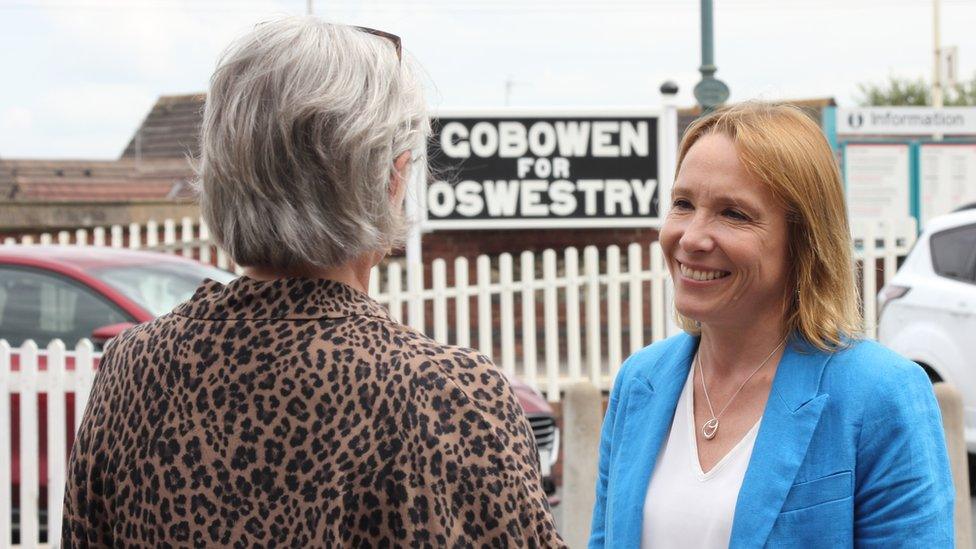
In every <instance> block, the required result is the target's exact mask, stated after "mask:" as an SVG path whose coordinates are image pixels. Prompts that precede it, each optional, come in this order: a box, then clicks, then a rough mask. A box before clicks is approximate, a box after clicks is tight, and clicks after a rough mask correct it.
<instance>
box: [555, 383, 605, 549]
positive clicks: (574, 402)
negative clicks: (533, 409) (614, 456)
mask: <svg viewBox="0 0 976 549" xmlns="http://www.w3.org/2000/svg"><path fill="white" fill-rule="evenodd" d="M602 424H603V393H602V392H601V391H600V390H599V389H597V388H596V387H594V386H593V385H592V384H591V383H589V382H587V381H584V382H581V383H576V384H573V385H571V386H570V387H568V388H567V389H566V397H565V399H564V400H563V429H562V435H563V437H562V438H563V456H564V458H565V461H564V462H563V497H562V513H563V520H562V523H563V532H562V534H563V540H564V541H565V542H566V544H567V545H568V546H569V547H586V544H587V542H588V541H589V539H590V517H591V515H592V513H593V504H594V502H595V500H596V478H597V460H598V459H599V454H600V427H601V426H602Z"/></svg>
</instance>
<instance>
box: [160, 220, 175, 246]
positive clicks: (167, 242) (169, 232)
mask: <svg viewBox="0 0 976 549" xmlns="http://www.w3.org/2000/svg"><path fill="white" fill-rule="evenodd" d="M163 246H165V248H166V249H165V250H164V251H165V252H166V253H168V254H175V253H176V248H175V246H176V221H174V220H172V219H164V220H163Z"/></svg>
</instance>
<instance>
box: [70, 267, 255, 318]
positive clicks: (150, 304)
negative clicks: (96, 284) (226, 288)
mask: <svg viewBox="0 0 976 549" xmlns="http://www.w3.org/2000/svg"><path fill="white" fill-rule="evenodd" d="M88 274H90V275H92V276H94V277H95V278H98V279H99V280H101V281H102V282H105V283H106V284H108V285H109V286H112V287H113V288H115V289H116V290H118V291H120V292H122V293H123V294H125V296H126V297H128V298H129V299H131V300H132V301H135V302H136V303H138V304H139V305H140V306H142V308H144V309H146V310H147V311H149V312H150V313H152V314H153V316H161V315H164V314H166V313H168V312H170V311H172V310H173V308H174V307H176V306H177V305H179V304H180V303H182V302H184V301H186V300H187V299H189V298H190V297H192V296H193V293H194V292H195V291H196V289H197V288H199V287H200V284H202V283H203V281H204V280H205V279H207V278H209V279H212V280H215V281H217V282H220V283H221V284H227V283H228V282H230V281H231V280H234V279H235V278H237V275H235V274H234V273H229V272H227V271H223V270H220V269H217V268H215V267H211V266H209V265H201V264H199V263H191V262H186V263H182V262H181V263H168V262H160V263H154V264H140V265H118V266H112V267H101V268H98V269H91V270H89V271H88Z"/></svg>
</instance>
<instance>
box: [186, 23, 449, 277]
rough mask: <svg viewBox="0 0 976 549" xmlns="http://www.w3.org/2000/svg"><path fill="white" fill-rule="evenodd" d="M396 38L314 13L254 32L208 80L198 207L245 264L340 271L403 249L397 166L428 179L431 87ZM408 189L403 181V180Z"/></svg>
mask: <svg viewBox="0 0 976 549" xmlns="http://www.w3.org/2000/svg"><path fill="white" fill-rule="evenodd" d="M416 74H417V71H416V69H415V68H414V65H413V62H412V60H411V59H410V58H409V57H407V56H406V52H404V58H403V60H402V62H401V61H400V60H398V59H397V55H396V50H395V49H394V45H393V43H392V42H391V41H390V40H389V39H386V38H383V37H380V36H376V35H372V34H368V33H366V32H364V31H361V30H359V29H356V28H354V27H347V26H344V25H337V24H331V23H326V22H324V21H321V20H319V19H316V18H314V17H288V18H283V19H278V20H275V21H270V22H267V23H262V24H259V25H257V26H256V27H255V28H254V29H253V30H252V31H251V32H249V33H247V34H245V35H244V36H242V37H240V38H239V39H238V40H236V41H235V42H234V43H232V44H231V45H230V47H229V48H228V49H227V50H226V51H225V52H224V54H223V56H222V57H221V59H220V61H219V63H218V66H217V69H216V71H215V72H214V74H213V77H212V78H211V80H210V91H209V94H208V96H207V102H206V106H205V108H204V114H203V125H202V128H201V137H200V144H201V146H200V151H201V153H200V159H199V163H198V166H197V176H198V187H199V189H200V208H201V211H202V214H203V218H204V221H205V222H206V223H207V225H208V227H209V228H210V231H211V233H212V235H213V238H214V240H215V242H216V243H217V244H218V245H219V246H221V247H222V248H223V249H224V250H226V251H227V253H228V254H229V255H230V256H231V258H232V259H233V260H234V261H235V262H236V263H238V264H239V265H244V266H261V267H271V268H279V269H280V268H285V269H289V268H296V267H310V266H311V267H333V266H336V265H340V264H342V263H345V262H346V261H348V260H350V259H353V258H355V257H358V256H360V255H362V254H364V253H368V252H377V251H380V252H386V251H388V250H389V249H390V248H391V247H394V246H398V245H400V244H402V242H403V239H404V237H405V234H406V229H407V220H406V219H405V216H404V214H403V213H402V210H401V209H399V208H396V207H393V205H392V204H391V201H390V194H389V193H390V177H391V175H392V174H393V173H394V161H395V159H396V158H397V157H398V156H400V155H401V154H402V153H404V152H406V151H410V152H411V154H412V159H413V166H412V169H414V170H417V169H420V170H424V172H426V166H427V163H426V143H427V138H428V136H429V135H430V123H429V120H428V118H427V111H426V106H425V102H424V98H423V88H422V84H421V82H420V80H419V78H417V76H416ZM404 183H406V181H405V182H404Z"/></svg>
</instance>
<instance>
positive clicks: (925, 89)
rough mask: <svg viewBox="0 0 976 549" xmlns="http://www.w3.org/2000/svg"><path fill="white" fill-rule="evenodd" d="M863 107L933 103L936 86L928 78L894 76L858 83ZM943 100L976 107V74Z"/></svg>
mask: <svg viewBox="0 0 976 549" xmlns="http://www.w3.org/2000/svg"><path fill="white" fill-rule="evenodd" d="M857 88H858V91H860V93H861V96H860V97H859V98H858V103H859V104H860V105H861V106H862V107H877V106H885V105H891V106H916V107H922V106H927V105H931V104H932V87H931V86H930V85H929V83H928V82H927V81H926V80H925V79H924V78H918V79H911V78H898V77H895V76H891V77H889V78H888V81H887V82H884V83H881V84H876V83H873V82H868V83H862V84H858V86H857ZM942 103H943V104H944V105H945V106H947V107H965V106H976V75H974V77H973V78H972V79H971V80H964V81H962V82H959V83H957V84H956V85H955V86H953V87H951V88H947V89H946V90H945V94H944V96H943V100H942Z"/></svg>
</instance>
